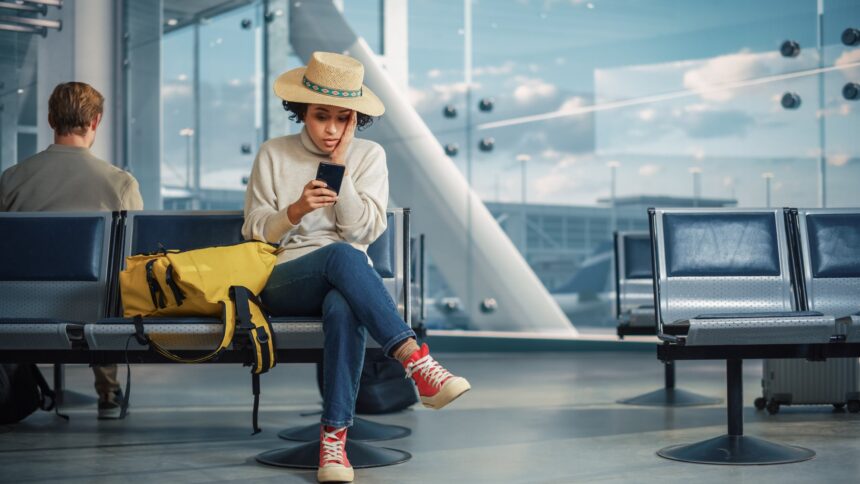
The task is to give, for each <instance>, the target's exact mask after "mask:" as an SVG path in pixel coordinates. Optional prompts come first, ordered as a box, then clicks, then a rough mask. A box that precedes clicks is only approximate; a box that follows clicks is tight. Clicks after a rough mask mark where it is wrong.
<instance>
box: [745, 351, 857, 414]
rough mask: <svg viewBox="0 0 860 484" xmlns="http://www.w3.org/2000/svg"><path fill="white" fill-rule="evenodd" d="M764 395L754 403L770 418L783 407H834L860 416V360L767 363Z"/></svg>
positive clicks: (772, 360)
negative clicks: (859, 413) (765, 411)
mask: <svg viewBox="0 0 860 484" xmlns="http://www.w3.org/2000/svg"><path fill="white" fill-rule="evenodd" d="M763 368H764V371H763V374H762V380H761V387H762V395H763V396H761V397H759V398H756V400H755V407H756V408H757V409H759V410H764V409H767V412H768V413H769V414H771V415H773V414H775V413H777V412H779V407H780V406H781V405H833V406H834V407H835V408H837V409H842V408H843V407H846V406H847V407H848V411H849V412H851V413H857V412H860V360H858V359H857V358H831V359H828V360H826V361H807V360H803V359H797V358H794V359H770V360H764V364H763Z"/></svg>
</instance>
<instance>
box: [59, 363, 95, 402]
mask: <svg viewBox="0 0 860 484" xmlns="http://www.w3.org/2000/svg"><path fill="white" fill-rule="evenodd" d="M54 393H55V394H56V403H57V407H78V406H88V405H94V404H95V403H96V402H98V400H99V399H98V398H96V397H93V396H90V395H85V394H83V393H80V392H76V391H72V390H66V368H65V367H64V366H63V365H61V364H59V363H56V364H54Z"/></svg>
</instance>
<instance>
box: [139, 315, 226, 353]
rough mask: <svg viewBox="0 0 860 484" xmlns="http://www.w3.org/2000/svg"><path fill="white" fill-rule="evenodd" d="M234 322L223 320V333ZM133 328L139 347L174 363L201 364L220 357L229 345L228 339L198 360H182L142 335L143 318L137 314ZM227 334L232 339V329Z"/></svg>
mask: <svg viewBox="0 0 860 484" xmlns="http://www.w3.org/2000/svg"><path fill="white" fill-rule="evenodd" d="M234 321H235V320H234V319H233V318H227V319H226V320H225V322H224V325H225V333H226V332H227V329H226V327H227V326H228V325H232V324H234ZM134 328H135V334H134V335H133V336H134V338H135V339H137V342H138V343H140V344H141V345H149V347H150V348H151V349H153V350H154V351H155V352H156V353H158V354H160V355H161V356H163V357H165V358H167V359H168V360H170V361H175V362H177V363H203V362H206V361H210V360H212V359H214V358H216V357H218V355H220V354H221V352H222V351H224V348H226V347H227V345H229V344H230V343H229V339H228V340H227V345H225V344H224V342H223V341H222V343H221V345H220V346H218V348H216V349H215V350H213V351H212V352H210V353H208V354H206V355H203V356H200V357H198V358H183V357H181V356H179V355H177V354H175V353H173V352H171V351H170V350H168V349H165V348H164V347H163V346H161V345H160V344H158V343H157V342H155V340H153V339H152V338H150V337H149V336H147V335H146V334H144V332H143V329H144V327H143V316H141V315H140V314H138V315H137V316H135V317H134ZM229 332H230V335H231V339H232V334H233V331H232V328H230V330H229ZM126 348H127V347H126ZM127 351H128V349H126V352H127Z"/></svg>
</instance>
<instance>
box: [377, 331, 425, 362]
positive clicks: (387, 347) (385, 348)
mask: <svg viewBox="0 0 860 484" xmlns="http://www.w3.org/2000/svg"><path fill="white" fill-rule="evenodd" d="M409 338H415V339H418V337H417V336H415V331H412V329H408V330H406V331H404V332H402V333H400V334H398V335H397V336H395V337H393V338H391V339H389V340H388V341H387V342H386V343H385V344H384V345H382V354H384V355H385V356H388V357H391V349H392V348H394V347H395V346H397V343H400V342H401V341H404V340H406V339H409Z"/></svg>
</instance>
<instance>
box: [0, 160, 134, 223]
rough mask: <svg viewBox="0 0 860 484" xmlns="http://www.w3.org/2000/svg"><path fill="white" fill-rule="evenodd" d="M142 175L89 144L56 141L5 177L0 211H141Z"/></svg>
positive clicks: (1, 181)
mask: <svg viewBox="0 0 860 484" xmlns="http://www.w3.org/2000/svg"><path fill="white" fill-rule="evenodd" d="M142 209H143V199H141V197H140V189H139V187H138V185H137V180H135V179H134V177H133V176H131V175H130V174H129V173H127V172H125V171H123V170H121V169H119V168H117V167H115V166H113V165H111V164H110V163H108V162H106V161H104V160H102V159H100V158H98V157H96V156H95V155H93V154H92V153H91V152H90V150H88V149H87V148H79V147H76V146H66V145H51V146H49V147H48V149H46V150H45V151H42V152H40V153H36V154H35V155H33V156H31V157H30V158H27V159H26V160H24V161H22V162H20V163H18V164H17V165H15V166H12V167H10V168H9V169H7V170H6V171H4V172H3V176H2V177H0V211H3V212H41V211H83V212H88V211H102V210H103V211H115V210H142Z"/></svg>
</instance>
